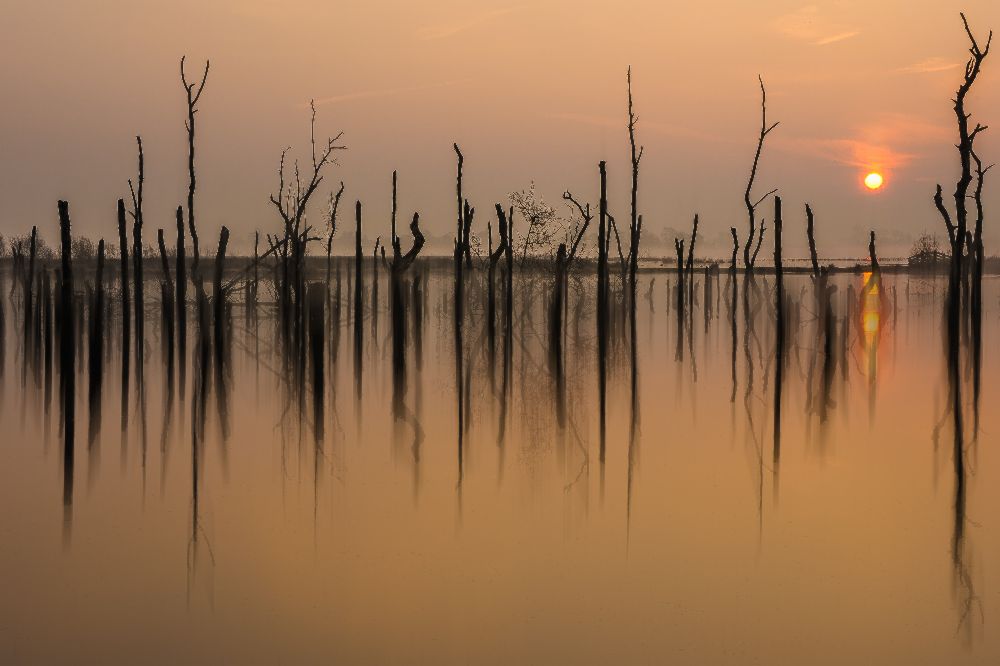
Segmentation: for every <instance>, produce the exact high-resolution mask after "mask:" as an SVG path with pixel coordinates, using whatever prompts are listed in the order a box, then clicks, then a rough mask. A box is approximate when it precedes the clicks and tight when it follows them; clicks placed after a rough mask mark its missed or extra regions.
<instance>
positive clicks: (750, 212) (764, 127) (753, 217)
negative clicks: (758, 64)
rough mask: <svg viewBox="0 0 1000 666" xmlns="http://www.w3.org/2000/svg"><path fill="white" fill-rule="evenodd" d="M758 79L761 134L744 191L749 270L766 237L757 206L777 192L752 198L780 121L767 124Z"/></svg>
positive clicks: (745, 259)
mask: <svg viewBox="0 0 1000 666" xmlns="http://www.w3.org/2000/svg"><path fill="white" fill-rule="evenodd" d="M757 80H758V81H759V82H760V135H759V136H758V137H757V151H756V152H755V153H754V156H753V164H752V165H751V167H750V178H749V179H748V180H747V189H746V191H745V192H744V193H743V202H744V204H745V205H746V208H747V219H748V221H749V230H748V233H747V241H746V245H744V246H743V266H744V268H745V269H746V270H747V271H748V272H752V271H753V267H754V263H755V262H756V261H757V252H758V251H759V250H760V242H761V240H762V239H763V237H764V225H763V222H762V223H761V228H760V231H759V232H758V230H757V206H759V205H760V204H761V203H763V202H764V200H765V199H767V198H768V197H769V196H771V195H772V194H774V193H776V192H777V190H771V191H770V192H768V193H767V194H765V195H764V196H762V197H760V198H759V199H757V200H756V201H754V200H753V199H752V198H751V196H752V195H751V192H752V191H753V185H754V181H755V180H756V179H757V167H758V166H759V164H760V154H761V152H762V151H763V149H764V139H766V138H767V135H768V134H770V133H771V132H772V131H773V130H774V128H776V127H777V126H778V123H773V124H771V125H768V124H767V91H766V90H765V88H764V79H763V78H762V77H760V76H758V77H757ZM755 236H756V237H757V249H756V250H755V251H754V253H753V254H752V255H751V254H750V248H751V247H753V246H754V245H753V243H754V237H755Z"/></svg>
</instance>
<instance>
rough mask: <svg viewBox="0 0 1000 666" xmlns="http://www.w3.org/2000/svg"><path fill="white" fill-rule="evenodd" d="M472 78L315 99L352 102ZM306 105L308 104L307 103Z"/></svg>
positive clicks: (430, 87) (451, 84) (432, 88)
mask: <svg viewBox="0 0 1000 666" xmlns="http://www.w3.org/2000/svg"><path fill="white" fill-rule="evenodd" d="M469 80H470V79H468V78H465V79H456V80H454V81H443V82H441V83H427V84H423V85H414V86H401V87H399V88H373V89H370V90H355V91H353V92H349V93H344V94H342V95H331V96H329V97H321V98H319V99H316V100H314V103H315V104H316V106H323V105H327V104H339V103H341V102H351V101H354V100H358V99H369V98H372V97H390V96H392V95H404V94H406V93H413V92H421V91H424V90H434V89H435V88H448V87H450V86H456V85H459V84H461V83H465V82H466V81H469ZM305 106H308V103H306V105H305Z"/></svg>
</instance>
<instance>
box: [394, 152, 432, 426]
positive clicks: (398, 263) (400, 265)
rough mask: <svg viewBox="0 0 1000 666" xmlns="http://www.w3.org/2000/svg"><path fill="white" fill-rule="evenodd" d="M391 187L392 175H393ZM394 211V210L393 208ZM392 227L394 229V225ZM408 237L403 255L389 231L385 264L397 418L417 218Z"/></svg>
mask: <svg viewBox="0 0 1000 666" xmlns="http://www.w3.org/2000/svg"><path fill="white" fill-rule="evenodd" d="M393 176H394V177H393V183H394V184H395V180H396V179H395V172H393ZM393 208H394V209H395V206H393ZM394 226H395V225H394ZM410 233H411V234H412V235H413V245H411V246H410V249H409V250H407V252H406V254H403V252H402V248H401V247H400V241H399V236H396V235H395V228H394V229H393V238H392V262H391V263H390V264H389V281H390V296H389V298H390V300H391V302H390V311H391V313H392V367H393V405H394V407H395V409H394V412H395V413H396V415H397V417H398V416H399V415H401V413H402V410H401V409H400V408H401V407H402V400H403V395H404V393H405V390H406V292H407V290H406V289H405V286H404V283H403V274H404V273H406V271H407V270H408V269H409V268H410V266H412V265H413V262H415V261H416V260H417V255H419V254H420V250H422V249H423V247H424V234H423V233H422V232H421V231H420V215H419V214H418V213H414V214H413V221H412V222H410Z"/></svg>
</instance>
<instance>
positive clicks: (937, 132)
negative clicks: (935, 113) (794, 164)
mask: <svg viewBox="0 0 1000 666" xmlns="http://www.w3.org/2000/svg"><path fill="white" fill-rule="evenodd" d="M949 136H950V135H949V130H948V129H947V128H945V127H942V126H939V125H934V124H932V123H928V122H926V121H924V120H921V119H920V118H916V117H913V116H908V115H906V114H901V113H891V114H880V115H879V116H877V117H876V118H873V119H872V120H870V121H867V122H865V123H863V124H862V125H860V126H858V127H857V128H855V129H854V131H852V132H851V133H850V136H847V137H836V138H826V137H824V138H806V137H798V138H796V137H776V138H775V146H776V147H778V148H779V149H782V150H786V151H788V152H793V153H798V154H801V155H808V156H811V157H816V158H819V159H822V160H828V161H831V162H835V163H837V164H842V165H844V166H850V167H859V168H874V167H877V168H881V169H899V168H902V167H905V166H908V165H909V164H911V163H912V162H913V161H914V160H917V159H919V158H920V157H921V154H922V152H923V151H924V150H926V149H927V147H928V146H931V145H936V144H942V143H944V144H946V143H947V141H948V138H949Z"/></svg>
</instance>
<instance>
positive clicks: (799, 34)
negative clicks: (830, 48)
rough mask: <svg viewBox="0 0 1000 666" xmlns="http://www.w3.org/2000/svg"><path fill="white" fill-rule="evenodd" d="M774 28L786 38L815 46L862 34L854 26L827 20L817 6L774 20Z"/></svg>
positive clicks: (804, 8) (803, 8)
mask: <svg viewBox="0 0 1000 666" xmlns="http://www.w3.org/2000/svg"><path fill="white" fill-rule="evenodd" d="M773 26H774V29H775V30H777V31H778V32H780V33H781V34H783V35H785V36H786V37H790V38H791V39H795V40H798V41H800V42H808V43H809V44H812V45H813V46H827V45H828V44H836V43H837V42H842V41H844V40H847V39H851V38H852V37H857V36H858V35H860V34H861V31H860V30H855V29H854V28H853V27H852V26H848V25H844V24H842V23H838V22H836V21H831V20H830V19H828V18H826V17H825V16H823V15H822V14H820V11H819V8H818V7H816V6H815V5H809V6H807V7H802V8H801V9H797V10H795V11H794V12H790V13H788V14H783V15H781V16H779V17H778V18H776V19H774V22H773Z"/></svg>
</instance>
